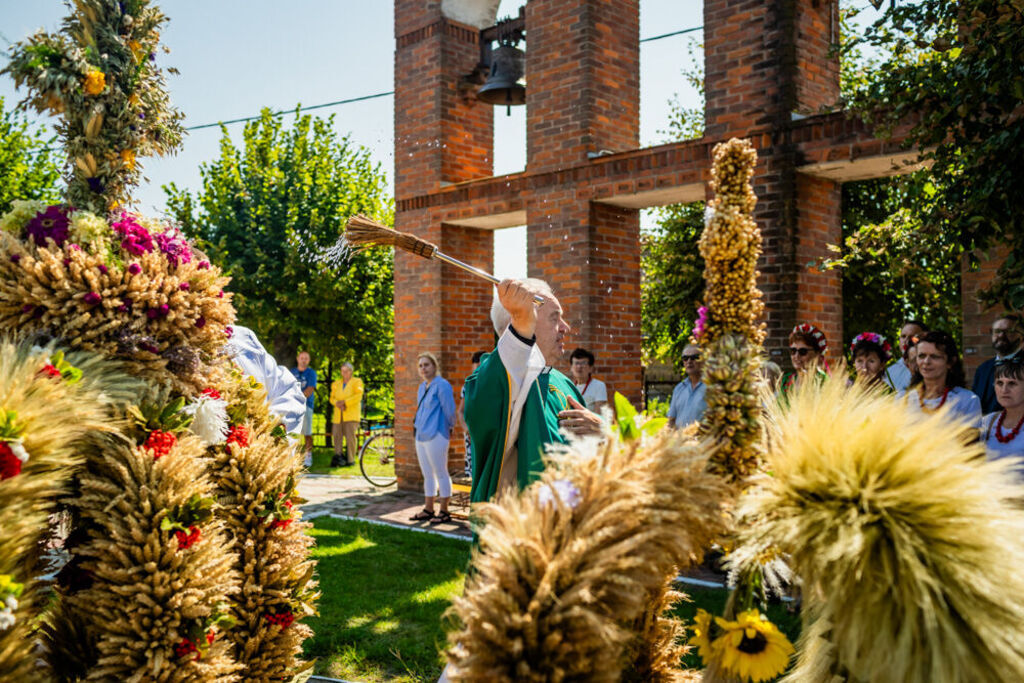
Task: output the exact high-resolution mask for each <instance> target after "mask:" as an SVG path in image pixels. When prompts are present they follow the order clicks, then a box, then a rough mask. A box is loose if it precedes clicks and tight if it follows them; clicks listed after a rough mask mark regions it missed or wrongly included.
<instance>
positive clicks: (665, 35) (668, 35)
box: [640, 26, 704, 43]
mask: <svg viewBox="0 0 1024 683" xmlns="http://www.w3.org/2000/svg"><path fill="white" fill-rule="evenodd" d="M703 29H704V27H703V26H694V27H693V28H684V29H683V30H682V31H673V32H672V33H662V34H661V35H660V36H651V37H650V38H641V39H640V42H641V43H649V42H651V41H652V40H661V39H662V38H671V37H672V36H681V35H683V34H684V33H693V32H694V31H701V30H703Z"/></svg>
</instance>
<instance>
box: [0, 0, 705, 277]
mask: <svg viewBox="0 0 1024 683" xmlns="http://www.w3.org/2000/svg"><path fill="white" fill-rule="evenodd" d="M522 4H523V1H522V0H502V3H501V7H500V9H499V12H498V13H499V16H504V15H511V14H515V13H516V12H517V11H518V8H519V6H520V5H522ZM160 6H161V8H162V9H163V11H164V13H165V14H167V15H168V16H169V17H170V19H171V21H170V22H169V24H167V26H166V28H165V30H164V34H163V41H164V44H165V45H167V46H168V47H169V48H170V49H171V54H170V55H161V56H160V57H159V59H160V61H161V62H162V63H163V64H164V65H166V66H173V67H176V68H177V69H178V70H179V71H180V72H181V73H180V75H178V76H169V78H168V80H169V87H170V92H171V99H172V101H173V102H174V104H175V105H176V106H177V107H178V108H179V109H181V110H182V111H183V112H184V113H185V116H186V119H185V125H186V126H194V125H201V124H207V123H213V122H217V121H223V120H229V119H234V118H240V117H244V116H251V115H254V114H257V113H258V112H259V110H260V108H261V107H270V108H271V109H273V110H275V111H278V110H284V109H289V108H294V107H295V105H296V103H299V102H301V103H302V104H303V105H306V106H309V105H315V104H320V103H323V102H331V101H336V100H341V99H347V98H352V97H359V96H364V95H372V94H375V93H381V92H386V91H389V90H391V89H392V87H393V83H394V74H393V70H392V58H393V51H394V17H393V9H392V3H390V2H383V1H381V0H375V1H367V0H361V1H358V2H357V1H354V0H291V1H290V2H280V0H275V1H270V0H204V1H203V2H198V1H196V0H164V2H162V3H160ZM65 12H66V8H65V6H64V4H63V3H62V2H61V1H60V0H33V1H32V2H14V1H13V0H5V1H4V2H2V3H0V41H2V43H3V44H4V45H6V44H7V42H8V41H17V40H20V39H22V38H24V37H26V36H28V35H29V34H31V33H32V32H33V31H35V30H36V29H38V28H45V29H47V30H55V29H56V28H57V27H58V24H59V21H60V19H61V17H62V16H64V14H65ZM702 13H703V2H702V0H641V2H640V36H641V38H644V37H650V36H655V35H660V34H664V33H669V32H672V31H677V30H682V29H686V28H692V27H697V26H700V25H701V24H702V19H703V17H702ZM700 39H701V32H700V31H697V32H694V33H690V34H687V35H683V36H675V37H671V38H665V39H662V40H657V41H652V42H646V43H642V44H641V52H640V58H641V59H640V70H641V73H640V90H641V92H640V100H641V107H640V117H641V121H640V126H641V133H640V139H641V144H642V145H651V144H656V143H659V142H663V141H664V136H662V135H661V134H659V131H660V130H662V129H664V128H665V126H666V123H667V120H668V114H669V101H670V100H671V99H672V98H673V97H676V96H678V98H679V101H680V102H681V103H683V104H684V105H685V106H694V105H695V104H696V102H697V101H698V100H697V96H696V93H695V92H694V91H693V90H692V89H691V88H690V87H689V85H688V84H687V83H686V81H685V79H684V78H683V76H682V69H683V68H684V67H687V68H691V67H692V61H691V58H690V50H689V46H690V45H692V44H694V43H699V41H700ZM0 96H2V97H4V98H5V99H6V101H7V103H8V106H10V104H12V103H13V102H16V101H18V100H19V99H20V98H21V96H20V95H19V94H18V92H17V91H15V89H14V84H13V82H12V81H11V80H10V79H9V78H0ZM392 106H393V99H392V98H391V97H383V98H378V99H375V100H371V101H367V102H360V103H355V104H348V105H344V106H339V107H333V108H329V109H322V110H319V111H318V112H316V113H319V114H322V115H325V116H326V115H328V114H330V113H333V114H334V115H335V122H336V125H337V129H338V131H339V133H341V134H347V133H351V135H352V139H353V140H354V141H355V142H357V143H358V144H361V145H364V146H366V147H367V148H369V149H370V151H371V153H372V155H373V157H374V159H376V160H377V161H379V162H380V163H381V165H382V167H383V168H384V170H385V171H386V172H387V174H388V177H389V179H390V178H391V177H392V175H393V171H394V165H393V160H394V149H393V145H394V134H393V126H392V121H393V116H392ZM30 117H32V118H35V114H30ZM39 120H40V121H43V122H47V121H48V119H39ZM286 120H287V117H286ZM241 126H242V124H234V125H231V126H229V132H230V133H231V134H232V137H233V139H234V140H236V141H237V140H238V139H239V138H240V130H241ZM525 130H526V126H525V112H524V108H522V107H519V108H513V110H512V116H511V117H507V116H506V115H505V111H504V109H503V108H495V140H496V144H495V173H496V174H502V173H511V172H515V171H518V170H521V169H522V168H523V166H524V164H525V156H526V154H525V151H526V150H525V148H526V133H525ZM220 135H221V133H220V129H219V128H217V127H214V128H208V129H205V130H197V131H192V132H190V134H189V135H188V137H187V138H186V139H185V144H184V147H183V149H182V150H181V151H180V152H179V153H178V154H177V156H174V157H170V158H165V159H155V158H154V159H146V160H143V163H144V165H145V169H146V175H147V176H148V177H149V179H150V182H149V183H146V184H143V186H141V187H140V188H139V189H138V190H137V192H136V197H137V199H138V206H137V208H139V209H140V210H142V211H144V212H146V213H160V212H162V210H163V208H164V193H163V191H162V190H161V189H160V186H161V185H163V184H166V183H169V182H172V181H173V182H175V183H176V184H177V185H178V186H179V187H187V188H191V189H196V188H198V187H199V185H200V175H199V165H200V164H201V163H202V162H204V161H208V160H211V159H213V158H215V157H216V156H217V153H218V143H219V140H220ZM649 220H650V218H649V217H648V218H645V221H649ZM495 251H496V252H497V253H498V254H505V255H507V256H503V257H502V258H500V259H499V261H498V262H497V263H496V264H495V269H496V271H497V272H498V273H499V274H501V275H523V274H525V231H524V230H521V229H515V228H512V229H508V230H505V231H499V234H498V235H497V238H496V249H495Z"/></svg>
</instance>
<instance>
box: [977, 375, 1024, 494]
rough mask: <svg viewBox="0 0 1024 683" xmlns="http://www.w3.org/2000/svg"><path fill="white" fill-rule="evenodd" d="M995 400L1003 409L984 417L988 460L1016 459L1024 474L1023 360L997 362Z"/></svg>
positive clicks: (983, 437) (984, 439) (982, 433)
mask: <svg viewBox="0 0 1024 683" xmlns="http://www.w3.org/2000/svg"><path fill="white" fill-rule="evenodd" d="M995 389H996V401H997V402H998V403H999V406H1000V407H1001V408H1002V410H997V411H996V412H994V413H989V414H988V415H986V416H985V417H983V418H982V420H981V440H982V442H983V443H984V444H985V449H986V450H987V451H988V457H989V460H996V459H999V458H1014V459H1015V460H1016V461H1017V472H1018V473H1019V474H1020V475H1022V476H1024V436H1021V435H1020V431H1021V427H1024V359H1021V358H1020V356H1010V357H1008V358H1004V359H1000V360H997V361H996V363H995Z"/></svg>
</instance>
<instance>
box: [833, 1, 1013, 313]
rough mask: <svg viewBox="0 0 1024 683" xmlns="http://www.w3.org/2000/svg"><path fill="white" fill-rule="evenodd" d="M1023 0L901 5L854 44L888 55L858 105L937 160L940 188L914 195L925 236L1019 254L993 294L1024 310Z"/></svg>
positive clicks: (860, 92) (880, 126)
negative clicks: (903, 131) (1023, 188)
mask: <svg viewBox="0 0 1024 683" xmlns="http://www.w3.org/2000/svg"><path fill="white" fill-rule="evenodd" d="M1022 26H1024V0H961V1H960V2H950V0H921V1H920V2H915V3H896V2H892V3H890V5H889V6H888V8H887V9H886V11H885V13H884V14H883V15H882V17H881V18H880V19H879V20H878V21H877V22H875V24H873V25H872V26H871V27H870V28H869V29H868V31H867V32H866V34H865V35H864V36H863V37H862V38H861V39H859V40H857V41H853V43H852V44H851V45H850V46H849V48H848V49H852V48H856V47H857V46H859V45H862V44H866V45H870V46H872V47H874V48H876V49H880V50H882V51H883V57H882V59H881V60H880V63H879V65H878V67H877V68H876V69H875V70H874V73H873V74H872V78H871V79H870V80H869V81H868V82H866V83H865V84H863V87H859V88H857V89H856V90H855V92H853V93H852V94H851V97H850V100H851V102H852V106H853V107H854V108H856V109H857V110H858V111H859V112H861V114H862V115H863V116H864V117H865V119H866V120H867V121H868V122H869V123H871V124H873V125H874V126H876V128H877V130H878V131H880V132H885V131H887V130H888V129H890V128H891V127H892V126H894V125H896V124H897V123H899V122H910V124H911V129H910V132H909V135H908V144H911V145H914V146H916V147H917V148H918V149H921V150H923V152H922V154H921V156H922V158H923V159H925V160H927V161H929V162H930V163H931V169H930V173H931V175H932V177H933V178H934V182H933V183H932V185H931V189H932V190H933V194H930V195H929V194H917V195H910V196H908V201H909V203H910V207H909V208H911V209H912V210H913V211H914V213H916V214H917V215H918V216H919V217H920V219H921V224H922V230H923V232H922V234H921V235H920V236H919V239H920V240H921V241H930V240H932V239H935V238H938V237H940V236H941V235H942V233H943V232H944V231H947V230H954V231H955V232H956V234H957V235H958V237H959V242H960V243H961V244H962V245H963V246H964V248H966V249H967V253H968V254H972V257H974V256H973V253H972V252H973V251H974V250H985V249H988V248H990V247H993V246H996V245H1001V244H1005V245H1008V246H1009V247H1010V250H1011V253H1010V256H1009V257H1008V258H1007V260H1006V261H1005V263H1004V264H1003V266H1002V268H1001V269H1000V271H999V273H998V276H997V278H996V281H995V282H994V283H993V285H992V287H991V288H990V289H989V290H988V291H987V292H985V296H984V298H985V299H986V300H987V301H988V302H990V303H994V302H996V301H1001V302H1002V303H1004V305H1007V306H1009V307H1011V308H1021V307H1022V306H1024V241H1022V240H1021V235H1022V234H1024V233H1022V228H1024V193H1022V192H1020V190H1019V185H1020V179H1021V178H1022V177H1024V154H1022V152H1024V60H1022V59H1021V55H1022V54H1024V30H1022V28H1021V27H1022Z"/></svg>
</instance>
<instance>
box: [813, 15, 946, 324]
mask: <svg viewBox="0 0 1024 683" xmlns="http://www.w3.org/2000/svg"><path fill="white" fill-rule="evenodd" d="M858 12H859V10H857V9H845V8H844V9H843V10H842V11H841V14H840V20H841V22H842V23H841V29H840V34H841V36H842V37H843V40H844V41H845V43H844V46H843V48H842V51H841V52H840V62H839V66H840V87H841V91H842V97H843V98H844V100H853V99H856V98H857V97H859V95H858V93H863V92H866V91H867V90H869V89H870V88H871V87H872V84H873V83H874V82H875V80H876V79H877V78H878V77H879V74H880V73H881V71H882V70H883V67H882V64H883V63H899V64H904V63H906V62H908V61H911V60H913V59H916V56H915V55H913V54H909V53H905V54H903V55H902V56H896V55H893V54H891V53H888V52H886V51H884V50H883V51H880V52H875V53H874V54H869V53H868V52H867V51H866V50H865V49H864V43H863V41H862V38H861V37H860V36H859V35H858V29H857V27H856V26H855V24H854V21H853V20H854V19H855V17H856V16H857V14H858ZM941 182H942V180H941V179H937V178H936V177H935V176H934V174H933V173H932V172H931V171H930V170H923V171H916V172H914V173H911V174H908V175H903V176H896V177H891V178H876V179H872V180H863V181H857V182H851V183H844V184H843V190H842V230H843V241H842V243H841V244H839V245H833V247H832V248H833V250H834V251H835V253H836V257H834V258H832V259H826V260H825V261H824V262H823V263H822V266H823V267H824V268H841V269H842V273H843V330H844V332H845V337H846V338H847V340H850V339H852V338H853V337H854V336H856V335H857V334H859V333H860V332H863V331H866V330H871V331H877V332H881V333H883V334H885V333H888V334H890V335H894V334H895V333H896V332H897V330H898V329H899V327H900V325H901V323H902V321H903V320H905V319H907V318H920V319H924V321H925V322H926V323H927V324H928V325H930V326H932V327H936V328H941V329H945V330H950V331H953V332H954V333H955V331H956V330H959V329H960V326H961V318H962V316H961V305H960V302H961V300H960V259H961V257H962V255H963V253H964V252H963V250H964V247H963V244H962V243H961V242H960V240H959V239H958V235H957V233H956V231H955V230H954V229H952V228H951V227H950V226H948V225H947V226H945V228H944V229H941V230H931V231H928V230H927V228H926V226H925V225H924V224H923V222H922V214H926V213H928V212H927V211H923V210H922V207H924V206H925V205H928V204H930V203H934V202H935V201H937V197H938V195H939V192H938V185H939V184H940V183H941ZM924 233H928V234H929V235H930V237H929V239H921V235H922V234H924Z"/></svg>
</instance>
